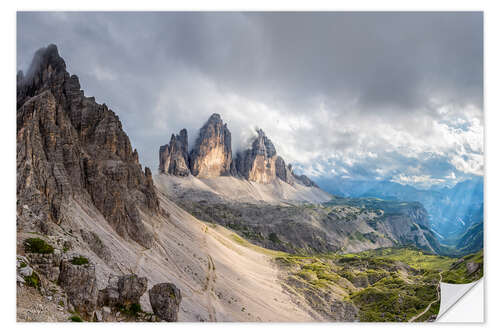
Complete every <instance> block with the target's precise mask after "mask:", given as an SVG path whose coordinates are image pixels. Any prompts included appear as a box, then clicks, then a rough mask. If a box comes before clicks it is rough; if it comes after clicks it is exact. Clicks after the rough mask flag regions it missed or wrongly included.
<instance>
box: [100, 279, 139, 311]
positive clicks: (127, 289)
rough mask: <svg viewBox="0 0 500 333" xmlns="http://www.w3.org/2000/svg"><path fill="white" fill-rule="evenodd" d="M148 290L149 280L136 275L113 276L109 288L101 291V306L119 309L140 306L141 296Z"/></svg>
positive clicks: (109, 281)
mask: <svg viewBox="0 0 500 333" xmlns="http://www.w3.org/2000/svg"><path fill="white" fill-rule="evenodd" d="M147 288H148V279H147V278H145V277H138V276H137V275H135V274H129V275H122V276H118V275H111V276H110V277H109V280H108V286H107V287H106V288H105V289H102V290H99V296H98V304H99V306H109V307H118V306H126V305H129V304H134V303H135V304H139V300H140V298H141V296H142V295H143V294H144V293H145V292H146V290H147Z"/></svg>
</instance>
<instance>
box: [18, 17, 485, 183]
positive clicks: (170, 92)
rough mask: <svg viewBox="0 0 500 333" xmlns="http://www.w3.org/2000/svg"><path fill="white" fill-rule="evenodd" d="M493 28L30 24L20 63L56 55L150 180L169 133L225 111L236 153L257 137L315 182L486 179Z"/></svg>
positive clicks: (370, 21)
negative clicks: (403, 176)
mask: <svg viewBox="0 0 500 333" xmlns="http://www.w3.org/2000/svg"><path fill="white" fill-rule="evenodd" d="M482 23H483V19H482V13H94V12H89V13H19V14H18V23H17V27H18V36H17V43H18V45H17V52H18V55H17V59H18V68H19V69H27V67H28V65H29V62H30V61H31V58H32V56H33V54H34V52H35V51H36V50H37V49H38V48H40V47H42V46H46V45H47V44H49V43H56V44H57V45H58V47H59V51H60V53H61V55H62V56H63V57H64V58H65V60H66V62H67V65H68V70H69V71H70V72H71V73H74V74H77V75H78V76H79V77H80V80H81V85H82V88H83V89H84V90H85V92H86V94H87V95H93V96H95V97H96V99H97V100H98V101H99V102H101V103H104V102H105V103H106V104H107V105H108V106H110V107H111V108H112V109H113V110H115V111H116V112H117V113H118V115H119V116H120V118H121V119H122V122H123V125H124V128H125V129H126V130H127V132H128V134H129V136H130V138H131V140H132V143H133V145H134V146H135V147H137V148H138V150H139V153H140V156H141V161H142V162H143V163H144V164H146V165H149V166H152V167H153V168H155V167H156V165H157V161H156V158H157V148H158V147H159V145H161V144H164V143H166V142H167V140H168V139H169V137H170V134H171V133H172V132H178V131H179V130H180V129H181V128H184V127H186V128H188V131H189V135H190V140H191V142H192V141H194V136H196V133H197V129H198V128H199V127H200V126H201V125H202V123H203V121H204V120H205V119H207V118H208V116H209V115H210V114H211V113H213V112H219V113H221V114H222V116H223V118H224V120H225V121H227V122H228V126H229V128H230V129H231V131H232V133H233V137H234V144H235V146H236V147H237V148H240V147H242V146H244V144H245V142H246V140H247V138H248V136H250V135H251V134H252V128H253V127H254V126H260V127H262V128H263V129H264V130H265V131H266V133H267V134H268V135H269V136H270V137H271V139H273V141H274V142H275V143H276V145H277V147H278V149H279V151H280V152H281V154H282V155H284V157H286V158H287V159H288V160H290V161H293V162H296V163H298V164H300V165H302V166H303V168H304V170H306V171H307V170H309V171H310V172H312V173H315V172H316V173H318V172H319V173H328V172H329V169H328V167H329V164H328V163H326V162H323V164H321V161H325V160H326V159H328V158H332V159H334V160H336V161H337V164H338V165H341V167H342V168H344V169H345V170H350V171H351V173H352V174H354V175H358V176H360V177H361V176H366V177H372V176H374V171H373V170H375V169H379V170H385V171H379V173H380V172H385V174H384V177H389V178H391V177H394V173H397V172H402V171H401V170H405V166H408V165H412V166H415V165H418V166H420V168H419V169H418V168H415V170H417V169H418V170H420V171H418V172H421V173H422V174H423V173H424V172H428V173H429V174H430V175H431V176H433V177H444V176H443V175H442V172H440V170H441V171H442V170H456V168H459V169H460V170H456V172H457V173H459V172H462V171H463V174H464V175H466V174H468V173H481V172H482V107H483V104H482V93H483V85H482V82H483V35H482ZM457 130H458V131H461V132H459V133H458V134H457ZM389 134H391V135H389ZM478 141H480V142H478ZM422 154H435V155H431V156H434V157H431V158H429V159H428V160H425V161H426V162H425V163H424V162H422V159H421V158H419V157H421V156H423V155H422ZM437 156H439V158H438V157H437ZM442 159H444V162H443V161H442ZM346 161H347V162H348V163H346ZM411 163H413V164H411ZM433 163H434V164H435V166H436V167H435V168H432V167H427V166H426V165H427V164H429V165H432V164H433ZM443 163H445V164H446V163H447V164H446V165H444V164H443ZM375 165H376V166H377V167H374V166H375ZM394 165H400V168H399V169H398V168H394V167H393V166H394ZM318 166H319V167H318ZM446 166H448V167H446ZM362 169H363V170H362ZM406 169H407V168H406ZM318 170H320V171H318ZM415 172H417V171H415Z"/></svg>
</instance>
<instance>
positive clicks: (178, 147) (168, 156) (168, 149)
mask: <svg viewBox="0 0 500 333" xmlns="http://www.w3.org/2000/svg"><path fill="white" fill-rule="evenodd" d="M159 169H160V172H162V173H168V174H172V175H175V176H181V177H185V176H189V173H190V171H189V155H188V136H187V130H186V129H183V130H181V131H180V133H179V134H178V135H174V134H172V137H171V138H170V143H169V144H167V145H164V146H161V147H160V168H159Z"/></svg>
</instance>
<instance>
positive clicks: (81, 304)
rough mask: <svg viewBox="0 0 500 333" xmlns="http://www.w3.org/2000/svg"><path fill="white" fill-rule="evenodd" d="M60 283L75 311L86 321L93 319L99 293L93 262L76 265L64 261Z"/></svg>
mask: <svg viewBox="0 0 500 333" xmlns="http://www.w3.org/2000/svg"><path fill="white" fill-rule="evenodd" d="M58 282H59V285H60V286H61V287H62V288H63V289H64V291H65V292H66V294H67V295H68V300H69V302H71V304H72V305H73V306H74V309H75V310H76V311H78V312H79V313H80V314H81V315H82V316H83V317H85V318H86V319H89V320H90V319H92V314H93V312H94V310H95V308H96V305H97V292H98V290H97V283H96V274H95V265H94V264H93V263H91V262H89V263H87V264H83V265H75V264H73V263H72V262H71V261H70V260H63V261H62V262H61V273H60V274H59V280H58Z"/></svg>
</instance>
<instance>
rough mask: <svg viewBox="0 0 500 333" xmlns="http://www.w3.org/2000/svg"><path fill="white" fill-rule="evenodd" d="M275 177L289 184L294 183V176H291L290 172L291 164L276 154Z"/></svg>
mask: <svg viewBox="0 0 500 333" xmlns="http://www.w3.org/2000/svg"><path fill="white" fill-rule="evenodd" d="M276 177H278V178H279V179H281V180H282V181H284V182H285V183H288V184H290V185H293V184H294V183H295V178H294V177H293V173H292V165H291V164H288V165H286V164H285V161H284V160H283V158H282V157H281V156H278V158H276Z"/></svg>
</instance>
